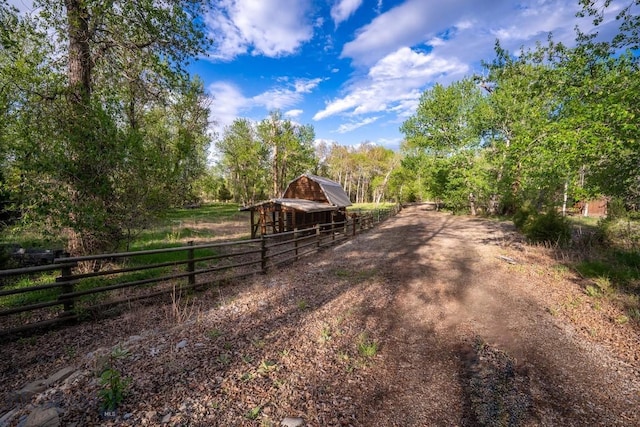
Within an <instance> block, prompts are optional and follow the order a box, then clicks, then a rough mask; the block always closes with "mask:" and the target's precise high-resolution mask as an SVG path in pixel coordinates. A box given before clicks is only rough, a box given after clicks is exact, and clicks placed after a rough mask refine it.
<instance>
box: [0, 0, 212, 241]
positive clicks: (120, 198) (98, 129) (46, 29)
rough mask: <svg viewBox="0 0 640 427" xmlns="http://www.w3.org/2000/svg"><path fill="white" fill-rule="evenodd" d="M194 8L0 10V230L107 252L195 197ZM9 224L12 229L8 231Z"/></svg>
mask: <svg viewBox="0 0 640 427" xmlns="http://www.w3.org/2000/svg"><path fill="white" fill-rule="evenodd" d="M203 4H204V2H198V1H176V2H156V1H143V2H139V1H130V0H116V1H91V2H85V1H61V0H36V1H34V3H33V6H34V8H33V11H32V12H31V13H29V14H19V13H18V11H17V10H16V9H15V8H13V7H11V6H9V5H8V3H7V2H6V0H2V1H0V198H1V200H0V202H1V206H0V209H2V218H1V219H2V220H3V221H4V223H5V224H6V223H7V222H9V221H14V222H15V223H16V224H17V225H18V226H22V227H24V228H27V229H32V230H37V231H38V232H40V233H45V234H48V235H50V236H52V237H53V238H54V239H55V240H59V239H57V237H59V236H61V235H62V234H63V233H64V235H65V236H66V237H68V239H67V240H68V242H69V247H68V248H67V249H68V250H70V251H71V252H74V253H92V252H96V251H100V250H110V249H111V250H112V249H114V247H115V246H117V245H118V244H119V242H121V241H122V240H123V239H126V238H127V236H128V235H130V234H131V233H132V232H133V231H134V230H136V229H139V228H141V227H144V226H145V225H146V224H147V223H148V221H149V220H150V219H152V218H153V217H154V216H156V215H157V214H158V213H159V212H162V211H164V210H166V209H167V208H168V207H171V206H176V205H180V204H183V203H185V202H189V201H190V200H192V199H194V198H196V197H197V196H198V194H197V187H196V183H197V181H198V179H199V178H200V177H201V176H202V175H203V173H204V172H205V171H206V161H207V149H208V147H209V144H210V138H209V136H208V134H207V132H208V111H209V109H208V104H207V102H208V101H207V98H206V97H205V96H204V91H203V84H202V82H201V81H199V80H197V79H192V78H191V77H190V76H189V75H188V74H187V73H186V71H185V70H184V68H183V67H184V65H185V64H186V62H187V60H188V58H195V57H198V56H199V55H201V54H204V53H205V52H206V48H207V46H208V44H209V43H210V41H209V40H207V38H206V37H205V36H204V31H203V28H202V23H201V21H199V20H197V19H193V17H194V16H200V15H201V12H202V7H203ZM16 221H17V222H16Z"/></svg>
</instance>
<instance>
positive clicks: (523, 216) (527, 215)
mask: <svg viewBox="0 0 640 427" xmlns="http://www.w3.org/2000/svg"><path fill="white" fill-rule="evenodd" d="M535 214H536V211H535V210H534V209H532V208H531V204H529V203H525V204H524V205H523V206H521V207H520V208H518V209H517V210H516V212H515V213H514V214H513V218H512V220H513V224H514V225H515V226H516V228H517V229H518V230H522V229H523V228H524V225H525V224H526V223H527V221H530V220H531V218H532V217H533V216H534V215H535Z"/></svg>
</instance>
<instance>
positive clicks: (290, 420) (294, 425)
mask: <svg viewBox="0 0 640 427" xmlns="http://www.w3.org/2000/svg"><path fill="white" fill-rule="evenodd" d="M280 425H281V426H282V427H302V426H304V420H303V419H302V418H298V417H287V418H285V419H284V420H282V422H281V423H280Z"/></svg>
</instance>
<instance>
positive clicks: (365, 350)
mask: <svg viewBox="0 0 640 427" xmlns="http://www.w3.org/2000/svg"><path fill="white" fill-rule="evenodd" d="M357 348H358V354H360V356H362V357H367V358H371V357H374V356H375V355H376V354H378V343H377V342H376V341H374V340H372V339H370V338H369V337H368V336H367V334H364V333H363V334H360V335H359V336H358V342H357Z"/></svg>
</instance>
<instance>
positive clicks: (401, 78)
mask: <svg viewBox="0 0 640 427" xmlns="http://www.w3.org/2000/svg"><path fill="white" fill-rule="evenodd" d="M467 71H468V66H467V65H465V64H463V63H461V62H459V61H457V60H446V59H444V58H439V57H436V56H435V55H433V54H426V53H422V52H417V51H414V50H412V49H409V48H408V47H403V48H400V49H398V50H397V51H396V52H393V53H392V54H390V55H388V56H386V57H384V58H382V59H381V60H380V61H378V63H377V64H376V65H374V66H373V67H371V69H370V70H369V73H368V74H367V75H366V76H364V77H363V78H361V79H360V80H357V81H354V82H352V83H351V85H350V86H349V87H347V89H346V95H345V96H343V97H341V98H337V99H334V100H331V101H329V102H327V104H326V105H325V108H324V109H323V110H321V111H318V112H317V113H316V114H315V115H314V117H313V119H314V120H322V119H325V118H327V117H330V116H333V115H336V114H347V115H357V114H365V113H374V112H381V111H394V112H395V113H396V114H399V115H406V114H407V113H408V110H411V112H412V111H414V110H413V108H414V107H415V106H416V105H417V103H418V99H419V98H420V95H421V94H422V91H423V90H424V87H425V85H426V84H428V83H429V82H432V81H433V80H436V79H438V78H440V77H442V76H443V75H447V76H451V75H454V76H462V75H464V74H465V73H466V72H467ZM411 112H409V113H408V114H411Z"/></svg>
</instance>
